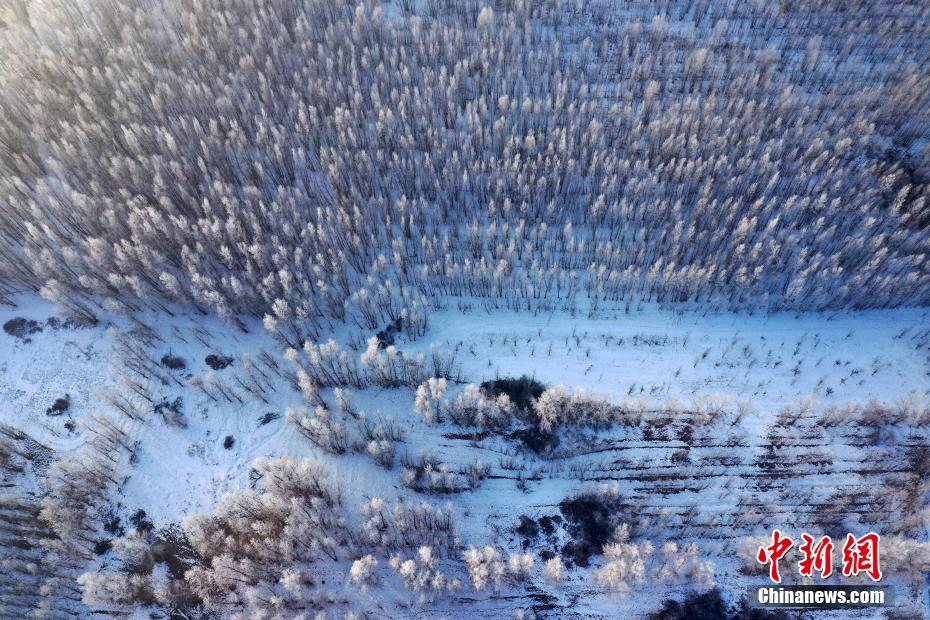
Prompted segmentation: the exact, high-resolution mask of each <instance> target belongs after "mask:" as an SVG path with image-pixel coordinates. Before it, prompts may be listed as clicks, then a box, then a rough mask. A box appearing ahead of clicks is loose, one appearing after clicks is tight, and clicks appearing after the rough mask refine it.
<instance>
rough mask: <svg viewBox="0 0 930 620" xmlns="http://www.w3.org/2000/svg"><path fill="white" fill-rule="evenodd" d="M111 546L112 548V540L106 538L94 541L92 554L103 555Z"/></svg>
mask: <svg viewBox="0 0 930 620" xmlns="http://www.w3.org/2000/svg"><path fill="white" fill-rule="evenodd" d="M112 548H113V541H112V540H110V539H108V538H104V539H102V540H98V541H97V542H95V543H94V554H95V555H103V554H104V553H106V552H107V551H109V550H110V549H112Z"/></svg>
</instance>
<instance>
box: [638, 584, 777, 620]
mask: <svg viewBox="0 0 930 620" xmlns="http://www.w3.org/2000/svg"><path fill="white" fill-rule="evenodd" d="M788 618H789V616H788V615H787V614H786V613H785V612H783V611H777V610H770V609H758V608H753V607H747V606H746V603H745V601H744V602H743V603H742V604H741V605H740V606H739V607H738V608H736V609H727V604H726V602H725V601H724V600H723V597H722V596H721V595H720V590H718V589H717V588H714V589H713V590H708V591H707V592H704V593H698V592H692V593H691V594H689V595H688V596H686V597H685V598H684V600H682V601H675V600H671V599H669V600H667V601H665V603H664V604H663V605H662V607H661V609H659V610H658V611H654V612H652V613H651V614H649V620H788Z"/></svg>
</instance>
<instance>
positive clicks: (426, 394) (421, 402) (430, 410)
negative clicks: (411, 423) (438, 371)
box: [413, 377, 449, 424]
mask: <svg viewBox="0 0 930 620" xmlns="http://www.w3.org/2000/svg"><path fill="white" fill-rule="evenodd" d="M448 387H449V384H448V382H447V381H446V380H445V379H443V378H438V379H437V378H436V377H431V378H430V379H428V380H427V381H426V382H425V383H421V384H420V386H419V387H418V388H417V394H416V397H415V399H414V401H413V410H414V411H416V412H417V415H419V416H420V417H421V418H422V419H423V421H424V422H427V423H428V424H436V423H439V422H442V420H443V417H444V415H445V413H446V407H448V402H447V401H446V399H445V398H444V397H445V394H446V390H447V389H448Z"/></svg>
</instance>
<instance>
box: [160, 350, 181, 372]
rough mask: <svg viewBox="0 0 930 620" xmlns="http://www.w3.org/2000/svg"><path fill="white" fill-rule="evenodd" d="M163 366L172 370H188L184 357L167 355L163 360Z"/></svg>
mask: <svg viewBox="0 0 930 620" xmlns="http://www.w3.org/2000/svg"><path fill="white" fill-rule="evenodd" d="M161 364H162V366H164V367H166V368H170V369H171V370H181V369H182V368H187V362H186V361H184V358H183V357H177V356H175V355H171V354H170V353H166V354H165V355H163V356H162V358H161Z"/></svg>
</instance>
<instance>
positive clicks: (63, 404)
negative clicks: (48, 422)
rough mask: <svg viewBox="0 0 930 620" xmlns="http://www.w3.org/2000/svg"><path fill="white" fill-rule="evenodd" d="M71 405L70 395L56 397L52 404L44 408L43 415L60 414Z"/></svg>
mask: <svg viewBox="0 0 930 620" xmlns="http://www.w3.org/2000/svg"><path fill="white" fill-rule="evenodd" d="M70 407H71V395H70V394H65V397H64V398H56V399H55V402H54V403H52V406H51V407H49V408H48V409H46V410H45V415H61V414H63V413H64V412H65V411H67V410H68V409H69V408H70Z"/></svg>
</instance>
